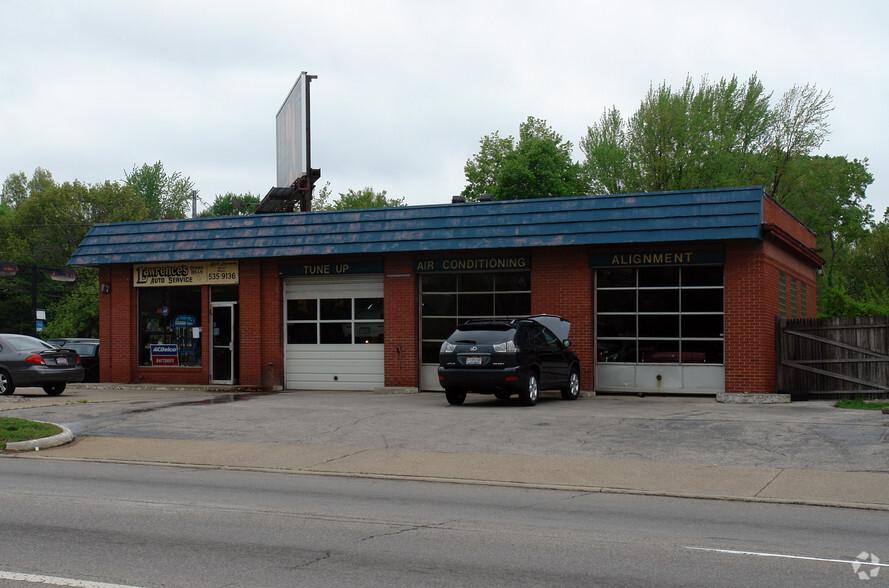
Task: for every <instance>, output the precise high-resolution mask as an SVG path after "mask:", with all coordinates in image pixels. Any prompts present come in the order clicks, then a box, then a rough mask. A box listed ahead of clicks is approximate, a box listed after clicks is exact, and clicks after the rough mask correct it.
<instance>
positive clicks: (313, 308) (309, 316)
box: [287, 299, 318, 321]
mask: <svg viewBox="0 0 889 588" xmlns="http://www.w3.org/2000/svg"><path fill="white" fill-rule="evenodd" d="M287 320H288V321H314V320H318V301H317V300H314V299H313V300H288V301H287Z"/></svg>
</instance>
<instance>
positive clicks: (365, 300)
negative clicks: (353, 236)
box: [284, 274, 384, 390]
mask: <svg viewBox="0 0 889 588" xmlns="http://www.w3.org/2000/svg"><path fill="white" fill-rule="evenodd" d="M284 377H285V387H286V388H288V389H291V390H370V389H373V388H377V387H379V386H382V385H383V381H384V357H383V276H382V274H361V275H355V276H336V277H323V278H293V279H287V280H285V281H284Z"/></svg>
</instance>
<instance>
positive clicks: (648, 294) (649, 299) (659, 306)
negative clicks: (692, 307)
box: [639, 290, 679, 312]
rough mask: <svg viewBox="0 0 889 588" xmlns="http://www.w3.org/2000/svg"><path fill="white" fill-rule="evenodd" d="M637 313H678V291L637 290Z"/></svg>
mask: <svg viewBox="0 0 889 588" xmlns="http://www.w3.org/2000/svg"><path fill="white" fill-rule="evenodd" d="M639 312H679V290H639Z"/></svg>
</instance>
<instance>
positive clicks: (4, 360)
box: [0, 334, 84, 396]
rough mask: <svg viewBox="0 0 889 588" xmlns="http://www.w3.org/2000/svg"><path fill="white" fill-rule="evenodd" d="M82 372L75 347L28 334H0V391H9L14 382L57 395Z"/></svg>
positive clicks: (81, 374) (13, 389) (80, 375)
mask: <svg viewBox="0 0 889 588" xmlns="http://www.w3.org/2000/svg"><path fill="white" fill-rule="evenodd" d="M83 376H84V370H83V366H82V365H81V364H80V356H79V355H77V352H76V351H73V350H71V349H59V348H58V347H53V346H52V345H50V344H49V343H47V342H46V341H41V340H40V339H37V338H35V337H29V336H27V335H7V334H0V394H12V393H13V392H15V389H16V387H17V386H21V387H26V386H39V387H42V388H43V391H44V392H46V393H47V394H49V395H50V396H58V395H59V394H61V393H62V392H64V391H65V386H66V385H67V384H68V382H80V381H82V380H83Z"/></svg>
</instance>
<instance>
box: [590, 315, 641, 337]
mask: <svg viewBox="0 0 889 588" xmlns="http://www.w3.org/2000/svg"><path fill="white" fill-rule="evenodd" d="M596 328H597V331H596V332H597V335H598V336H599V337H635V336H636V315H635V314H629V315H626V314H623V315H621V314H618V315H607V314H606V315H599V316H598V317H597V319H596Z"/></svg>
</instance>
